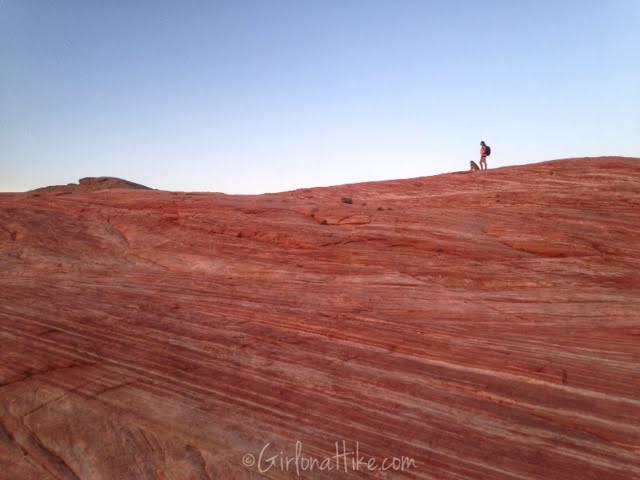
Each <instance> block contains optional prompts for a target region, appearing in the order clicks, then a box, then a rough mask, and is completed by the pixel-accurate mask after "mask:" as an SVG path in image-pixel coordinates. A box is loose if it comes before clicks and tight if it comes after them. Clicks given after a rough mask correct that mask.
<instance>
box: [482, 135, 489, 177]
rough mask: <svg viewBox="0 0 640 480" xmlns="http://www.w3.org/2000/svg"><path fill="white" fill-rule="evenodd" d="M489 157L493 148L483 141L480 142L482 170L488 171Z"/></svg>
mask: <svg viewBox="0 0 640 480" xmlns="http://www.w3.org/2000/svg"><path fill="white" fill-rule="evenodd" d="M489 155H491V147H490V146H489V145H487V144H486V143H484V140H482V141H481V142H480V170H486V169H487V157H488V156H489Z"/></svg>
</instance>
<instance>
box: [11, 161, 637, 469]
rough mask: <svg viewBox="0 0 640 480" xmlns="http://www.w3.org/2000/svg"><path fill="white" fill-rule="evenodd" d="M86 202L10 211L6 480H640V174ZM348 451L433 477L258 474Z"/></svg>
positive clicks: (615, 171)
mask: <svg viewBox="0 0 640 480" xmlns="http://www.w3.org/2000/svg"><path fill="white" fill-rule="evenodd" d="M60 193H62V192H60V191H57V193H56V192H55V191H54V192H52V193H47V192H39V193H35V194H34V193H24V194H1V195H0V225H1V226H2V228H0V248H1V250H0V254H1V255H0V272H1V273H0V338H1V341H2V348H1V349H0V358H1V361H0V383H1V386H0V466H1V469H0V477H1V478H6V479H34V480H35V479H37V480H42V479H83V480H84V479H92V480H94V479H105V480H111V479H118V480H125V479H166V480H169V479H171V480H173V479H207V478H209V479H236V478H248V479H249V478H274V479H276V478H278V479H279V478H414V479H438V480H446V479H451V480H453V479H458V480H459V479H491V480H503V479H504V480H507V479H508V480H513V479H520V480H523V479H556V480H559V479H580V480H585V479H593V480H596V479H598V480H601V479H608V480H616V479H632V478H640V313H639V312H640V273H639V271H640V215H639V214H640V160H637V159H630V158H619V157H606V158H594V159H570V160H562V161H554V162H546V163H541V164H535V165H528V166H521V167H510V168H502V169H496V170H489V171H487V172H483V173H474V174H463V173H458V174H448V175H441V176H436V177H430V178H417V179H410V180H398V181H388V182H374V183H363V184H357V185H345V186H339V187H330V188H313V189H303V190H297V191H292V192H285V193H278V194H267V195H258V196H228V195H223V194H214V193H176V192H163V191H155V190H141V189H128V190H127V189H118V190H101V191H97V192H87V191H82V190H81V189H75V190H73V191H70V192H67V193H65V194H60ZM342 197H349V198H351V199H352V203H351V204H346V203H344V202H342V201H341V198H342ZM343 440H344V441H345V444H346V446H347V448H348V449H349V450H350V449H352V448H355V446H356V442H359V450H360V454H361V455H363V456H364V457H366V458H367V459H368V458H370V457H374V458H375V459H377V460H379V461H381V460H382V459H384V458H388V457H401V456H404V457H410V458H412V459H413V460H414V461H415V466H414V467H412V468H408V469H406V470H405V471H403V472H399V471H395V470H393V469H392V470H388V471H384V472H383V471H369V470H368V469H367V468H363V467H362V466H361V467H360V468H359V470H358V471H353V469H352V468H351V466H350V467H349V470H348V472H346V473H345V472H344V471H341V472H336V471H335V470H334V471H320V470H318V469H316V470H314V471H301V472H300V476H299V477H298V476H297V473H296V471H295V468H294V467H293V466H291V465H290V468H289V469H287V468H280V465H277V466H275V467H273V468H271V469H270V470H268V471H263V472H262V473H260V472H259V469H258V465H257V464H254V465H253V466H251V465H247V466H245V465H243V457H244V456H246V455H247V454H253V455H254V456H255V457H258V455H259V453H260V451H261V449H263V447H264V446H265V445H266V444H267V443H268V444H270V446H269V447H268V449H267V450H266V451H267V452H268V453H270V454H271V455H276V454H278V453H279V452H283V454H282V455H283V456H284V457H293V456H294V453H295V443H296V441H299V442H301V445H302V448H303V451H302V455H303V456H307V457H314V458H319V459H322V458H324V457H327V456H330V455H335V442H342V441H343ZM250 460H251V459H250V458H249V457H247V458H244V461H245V463H247V464H250V463H251V462H250ZM262 466H263V467H264V466H265V464H262Z"/></svg>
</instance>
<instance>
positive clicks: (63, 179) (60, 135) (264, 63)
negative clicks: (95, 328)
mask: <svg viewBox="0 0 640 480" xmlns="http://www.w3.org/2000/svg"><path fill="white" fill-rule="evenodd" d="M639 25H640V1H638V0H603V1H593V0H579V1H570V0H567V1H561V2H558V1H544V0H542V1H526V0H520V1H511V0H509V1H493V2H488V1H487V2H482V1H456V0H452V1H445V0H442V1H428V0H422V1H412V0H388V1H377V0H339V1H332V0H314V1H312V0H297V1H281V0H233V1H199V2H196V1H189V0H183V1H177V0H176V1H172V2H169V1H162V0H155V1H143V0H139V1H132V2H128V1H119V0H111V1H104V0H100V1H93V0H81V1H75V0H64V1H62V0H61V1H46V0H40V1H33V0H0V191H23V190H27V189H32V188H36V187H40V186H45V185H52V184H66V183H69V182H75V181H77V180H78V179H79V178H81V177H86V176H103V175H105V176H116V177H121V178H125V179H128V180H131V181H134V182H138V183H142V184H145V185H148V186H150V187H154V188H161V189H169V190H180V191H220V192H225V193H262V192H272V191H282V190H290V189H294V188H300V187H311V186H320V185H333V184H342V183H350V182H358V181H368V180H383V179H395V178H406V177H416V176H423V175H433V174H438V173H444V172H450V171H458V170H464V169H467V168H468V166H469V160H476V161H477V160H478V157H479V142H480V140H485V141H486V142H487V143H488V144H489V145H490V146H491V148H492V154H491V156H490V157H489V161H488V164H489V168H491V167H498V166H505V165H513V164H522V163H530V162H538V161H543V160H550V159H556V158H565V157H578V156H599V155H625V156H635V157H640V28H638V26H639Z"/></svg>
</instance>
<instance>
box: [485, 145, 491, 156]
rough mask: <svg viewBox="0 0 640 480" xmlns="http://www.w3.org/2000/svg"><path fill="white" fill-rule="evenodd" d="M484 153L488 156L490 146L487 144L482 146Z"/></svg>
mask: <svg viewBox="0 0 640 480" xmlns="http://www.w3.org/2000/svg"><path fill="white" fill-rule="evenodd" d="M484 154H485V155H486V156H487V157H488V156H489V155H491V147H490V146H489V145H485V146H484Z"/></svg>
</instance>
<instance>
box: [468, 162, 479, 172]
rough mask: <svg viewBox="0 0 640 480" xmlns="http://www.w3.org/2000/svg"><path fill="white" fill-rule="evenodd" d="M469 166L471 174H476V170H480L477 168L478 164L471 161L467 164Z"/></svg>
mask: <svg viewBox="0 0 640 480" xmlns="http://www.w3.org/2000/svg"><path fill="white" fill-rule="evenodd" d="M469 165H470V166H471V171H472V172H477V171H478V170H480V167H479V166H478V164H477V163H476V162H474V161H473V160H471V161H470V162H469Z"/></svg>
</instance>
